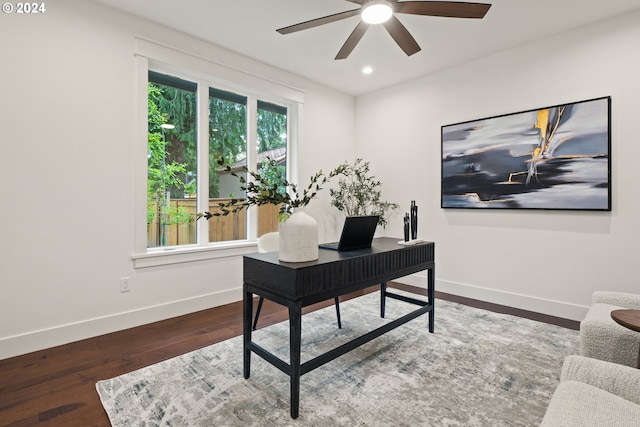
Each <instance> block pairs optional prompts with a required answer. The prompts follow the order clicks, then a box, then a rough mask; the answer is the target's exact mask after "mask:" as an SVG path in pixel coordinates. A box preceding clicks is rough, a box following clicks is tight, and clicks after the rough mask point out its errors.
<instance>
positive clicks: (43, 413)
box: [0, 284, 578, 427]
mask: <svg viewBox="0 0 640 427" xmlns="http://www.w3.org/2000/svg"><path fill="white" fill-rule="evenodd" d="M391 286H396V287H399V288H402V289H405V290H409V291H413V292H417V293H425V291H424V290H422V289H418V288H412V287H407V286H402V285H395V284H391ZM376 289H377V287H374V288H370V289H368V290H366V291H365V292H369V291H373V290H376ZM360 294H362V292H361V293H358V294H354V295H349V296H345V297H344V298H342V297H341V299H348V298H353V297H354V296H358V295H360ZM436 297H437V298H441V299H447V300H451V301H455V302H460V303H462V304H466V305H470V306H474V307H478V308H483V309H487V310H491V311H496V312H501V313H507V314H513V315H517V316H522V317H527V318H530V319H534V320H538V321H542V322H546V323H553V324H557V325H560V326H564V327H568V328H572V329H577V328H578V322H574V321H568V320H566V319H560V318H556V317H552V316H545V315H540V314H538V313H533V312H528V311H522V310H517V309H513V308H509V307H504V306H499V305H495V304H489V303H485V302H481V301H476V300H470V299H465V298H460V297H455V296H453V295H447V294H442V293H436ZM331 303H332V301H329V302H325V303H320V304H316V305H314V306H309V307H306V308H305V310H304V311H305V312H308V311H311V310H316V309H318V308H320V307H324V306H327V305H329V304H331ZM287 317H288V316H287V311H286V309H285V308H284V307H282V306H279V305H277V304H273V303H270V302H269V301H265V304H264V306H263V309H262V314H261V316H260V324H259V326H264V325H268V324H272V323H276V322H280V321H282V320H286V318H287ZM436 325H437V322H436ZM241 333H242V303H240V302H237V303H233V304H228V305H225V306H221V307H216V308H212V309H209V310H204V311H201V312H198V313H193V314H189V315H186V316H181V317H177V318H174V319H169V320H165V321H161V322H157V323H153V324H149V325H145V326H140V327H137V328H132V329H128V330H125V331H120V332H115V333H112V334H108V335H103V336H99V337H96V338H91V339H87V340H83V341H78V342H75V343H72V344H67V345H63V346H59V347H54V348H50V349H47V350H42V351H38V352H34V353H30V354H27V355H24V356H18V357H14V358H10V359H5V360H0V425H2V426H6V427H8V426H11V427H21V426H33V425H37V426H42V427H46V426H82V427H87V426H109V420H108V418H107V415H106V414H105V412H104V410H103V408H102V405H101V403H100V400H99V398H98V394H97V392H96V389H95V383H96V382H97V381H99V380H102V379H107V378H112V377H115V376H118V375H122V374H124V373H127V372H130V371H133V370H135V369H139V368H142V367H144V366H148V365H151V364H154V363H157V362H160V361H162V360H165V359H168V358H171V357H174V356H178V355H180V354H183V353H186V352H189V351H192V350H196V349H198V348H202V347H205V346H207V345H211V344H214V343H217V342H220V341H223V340H226V339H228V338H231V337H234V336H237V335H240V334H241Z"/></svg>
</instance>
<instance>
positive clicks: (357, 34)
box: [335, 21, 369, 59]
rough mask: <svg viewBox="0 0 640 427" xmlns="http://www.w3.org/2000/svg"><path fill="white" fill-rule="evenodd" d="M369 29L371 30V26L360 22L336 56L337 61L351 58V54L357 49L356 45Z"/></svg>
mask: <svg viewBox="0 0 640 427" xmlns="http://www.w3.org/2000/svg"><path fill="white" fill-rule="evenodd" d="M367 28H369V24H367V23H366V22H364V21H360V22H359V23H358V25H357V26H356V28H355V29H354V30H353V32H352V33H351V35H350V36H349V38H348V39H347V41H346V42H344V44H343V45H342V47H341V48H340V51H339V52H338V54H337V55H336V57H335V59H345V58H346V57H347V56H349V54H350V53H351V52H352V51H353V49H354V48H355V47H356V45H357V44H358V42H359V41H360V39H361V38H362V36H363V35H364V33H365V31H367Z"/></svg>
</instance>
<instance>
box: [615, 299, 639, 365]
mask: <svg viewBox="0 0 640 427" xmlns="http://www.w3.org/2000/svg"><path fill="white" fill-rule="evenodd" d="M611 318H612V319H613V320H615V321H616V323H618V324H620V325H622V326H624V327H625V328H628V329H631V330H632V331H636V332H640V310H613V311H612V312H611ZM638 340H639V341H640V337H638ZM638 368H640V350H639V351H638Z"/></svg>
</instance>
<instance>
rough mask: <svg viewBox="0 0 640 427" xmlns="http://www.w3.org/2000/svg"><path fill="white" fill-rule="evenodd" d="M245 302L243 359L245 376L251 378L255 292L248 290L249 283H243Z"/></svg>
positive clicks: (243, 314)
mask: <svg viewBox="0 0 640 427" xmlns="http://www.w3.org/2000/svg"><path fill="white" fill-rule="evenodd" d="M243 295H244V297H243V300H242V301H243V302H242V317H243V320H242V329H243V341H242V350H243V361H244V377H245V379H246V378H249V375H251V349H250V348H249V344H250V343H251V316H252V315H253V293H252V292H249V291H247V285H246V284H244V285H243Z"/></svg>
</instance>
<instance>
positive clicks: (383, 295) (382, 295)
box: [380, 282, 387, 319]
mask: <svg viewBox="0 0 640 427" xmlns="http://www.w3.org/2000/svg"><path fill="white" fill-rule="evenodd" d="M386 303H387V282H382V283H380V317H382V318H383V319H384V312H385V309H386Z"/></svg>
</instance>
